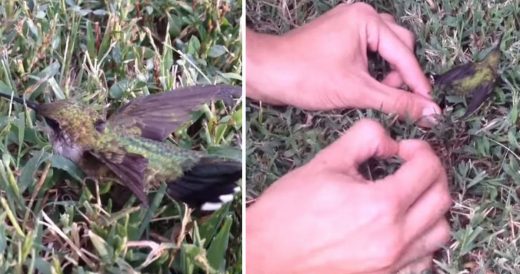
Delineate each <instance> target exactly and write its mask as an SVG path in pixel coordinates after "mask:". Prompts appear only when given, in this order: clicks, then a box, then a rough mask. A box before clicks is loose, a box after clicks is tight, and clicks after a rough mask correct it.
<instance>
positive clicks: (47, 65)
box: [0, 0, 243, 274]
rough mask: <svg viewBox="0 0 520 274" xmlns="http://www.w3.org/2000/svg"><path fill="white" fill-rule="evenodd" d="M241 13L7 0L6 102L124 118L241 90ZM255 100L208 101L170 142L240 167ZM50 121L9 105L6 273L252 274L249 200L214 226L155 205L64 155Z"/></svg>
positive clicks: (2, 11) (157, 196)
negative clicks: (212, 87)
mask: <svg viewBox="0 0 520 274" xmlns="http://www.w3.org/2000/svg"><path fill="white" fill-rule="evenodd" d="M241 14H242V3H241V1H236V0H225V1H218V2H212V1H209V2H201V1H188V0H186V1H166V0H164V1H163V0H162V1H139V0H131V1H10V0H7V1H2V3H1V5H0V92H2V93H5V94H12V93H14V94H15V95H16V96H24V97H25V98H26V99H28V100H33V101H36V102H53V101H56V100H60V99H64V98H74V99H76V100H78V101H82V102H83V103H85V104H89V105H91V106H92V108H93V109H95V110H98V111H102V110H106V111H107V112H109V113H110V112H113V111H114V110H116V109H117V107H119V106H121V105H122V104H124V103H126V102H128V101H129V100H131V99H133V98H136V97H138V96H142V95H147V94H153V93H158V92H165V91H169V90H172V89H175V88H176V87H183V86H192V85H195V84H232V85H241V81H242V79H241V72H242V70H241V66H242V43H241V33H240V18H241ZM242 109H243V108H242V104H241V103H240V101H236V103H234V104H233V105H224V104H223V103H221V102H208V104H205V105H204V106H201V108H200V110H199V111H197V112H194V113H193V117H192V120H191V121H188V123H187V124H186V125H185V126H183V127H181V128H180V129H178V130H177V131H176V132H175V133H173V134H172V135H171V136H170V137H169V138H168V139H169V140H168V142H172V143H173V144H175V145H178V146H181V147H185V148H189V149H194V150H203V151H207V152H208V153H213V154H220V155H223V154H225V155H227V157H233V158H235V159H238V160H241V146H242V145H241V143H242V137H241V131H242V126H241V125H242ZM44 128H45V123H44V122H43V120H42V119H40V118H39V117H36V116H35V115H34V112H33V111H30V110H28V109H25V108H24V107H23V106H21V105H10V104H9V102H8V101H7V100H4V99H2V100H0V140H1V141H0V154H1V159H0V273H20V274H21V273H24V274H25V273H43V274H51V273H52V274H54V273H241V271H242V267H241V265H242V258H241V254H242V247H241V246H242V235H241V232H242V228H241V226H242V222H241V218H242V213H241V203H240V197H237V198H235V200H234V202H233V203H231V204H228V205H226V206H225V207H223V208H222V209H220V210H219V211H218V212H216V213H215V214H213V215H211V216H205V217H200V216H196V215H192V212H191V211H190V210H187V208H185V206H184V205H182V204H179V203H176V202H175V201H173V200H172V199H170V198H168V196H167V195H166V194H165V184H162V185H161V186H159V187H158V188H157V189H154V190H152V191H151V192H150V193H149V199H150V207H149V208H144V207H141V206H140V204H139V203H138V202H137V200H136V199H135V197H134V198H131V199H130V200H128V199H127V198H128V197H130V196H128V197H125V196H124V193H125V192H124V191H121V190H122V188H121V187H120V186H119V185H118V184H116V183H105V184H99V185H98V184H96V183H95V182H93V180H92V179H89V178H85V177H84V175H83V174H82V172H81V171H80V170H79V169H78V167H77V166H75V165H74V164H72V163H71V162H70V161H66V160H64V158H60V157H58V156H57V155H54V154H53V153H52V147H51V145H50V143H49V140H48V138H47V135H46V133H45V131H44Z"/></svg>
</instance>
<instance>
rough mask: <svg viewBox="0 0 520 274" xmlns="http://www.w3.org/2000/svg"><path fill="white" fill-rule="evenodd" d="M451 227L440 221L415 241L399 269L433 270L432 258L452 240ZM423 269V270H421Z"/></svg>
mask: <svg viewBox="0 0 520 274" xmlns="http://www.w3.org/2000/svg"><path fill="white" fill-rule="evenodd" d="M450 231H451V229H450V225H449V224H448V221H446V219H444V218H441V219H439V220H438V221H437V222H436V223H435V224H434V225H433V226H431V228H430V229H428V230H427V231H425V232H424V234H423V235H422V237H420V238H418V239H417V240H415V241H414V242H413V243H411V244H410V246H409V247H408V248H407V249H406V251H405V252H404V255H403V256H402V257H401V258H400V260H399V262H398V263H397V266H398V269H402V268H403V267H404V268H405V269H402V270H419V271H423V270H425V269H428V268H431V256H432V255H433V253H434V252H435V251H437V250H439V249H440V248H442V247H443V246H444V245H446V244H447V243H448V241H449V239H450V234H451V232H450ZM421 268H422V269H421ZM399 273H403V274H404V273H420V272H399Z"/></svg>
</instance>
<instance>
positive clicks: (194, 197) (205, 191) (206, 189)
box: [168, 157, 242, 211]
mask: <svg viewBox="0 0 520 274" xmlns="http://www.w3.org/2000/svg"><path fill="white" fill-rule="evenodd" d="M241 177H242V164H241V163H240V162H237V161H233V160H224V159H220V158H210V157H206V158H202V159H200V161H199V162H198V163H197V164H196V165H195V166H193V167H192V168H191V169H190V170H188V171H186V172H185V173H184V175H183V176H182V177H181V178H179V179H177V180H176V181H174V182H169V183H168V194H169V195H170V196H171V197H172V198H173V199H175V200H177V201H181V202H184V203H186V204H188V206H190V207H191V208H200V209H202V210H203V211H211V210H216V209H218V208H217V207H218V206H220V205H222V204H223V203H225V202H227V201H223V200H222V199H221V196H222V195H229V194H234V193H235V192H236V190H237V187H238V184H237V183H236V182H237V181H238V180H239V179H240V178H241ZM206 203H208V204H213V205H215V206H216V207H215V208H213V209H204V205H205V204H206Z"/></svg>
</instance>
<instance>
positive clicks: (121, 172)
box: [90, 152, 148, 206]
mask: <svg viewBox="0 0 520 274" xmlns="http://www.w3.org/2000/svg"><path fill="white" fill-rule="evenodd" d="M90 153H91V154H92V155H93V156H94V157H96V158H97V159H99V160H100V161H101V162H103V163H104V164H105V165H106V166H108V168H110V170H112V171H113V172H114V173H115V174H116V175H117V176H118V177H119V179H120V181H121V183H122V184H123V185H124V186H126V187H128V188H129V189H130V190H131V191H132V193H134V195H135V196H136V197H137V198H138V199H139V200H140V201H141V202H142V203H143V204H144V205H145V206H148V197H147V196H146V193H144V189H145V186H144V173H145V170H146V167H147V165H148V160H147V159H146V158H144V157H143V156H141V155H138V154H125V155H118V156H114V155H105V154H102V153H100V154H98V153H94V152H90Z"/></svg>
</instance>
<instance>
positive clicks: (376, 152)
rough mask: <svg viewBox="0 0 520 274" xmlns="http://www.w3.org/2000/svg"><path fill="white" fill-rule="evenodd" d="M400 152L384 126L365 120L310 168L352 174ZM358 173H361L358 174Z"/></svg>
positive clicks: (346, 133) (347, 132)
mask: <svg viewBox="0 0 520 274" xmlns="http://www.w3.org/2000/svg"><path fill="white" fill-rule="evenodd" d="M398 152H399V145H398V143H397V142H396V141H395V140H393V139H392V138H391V137H390V136H389V135H388V134H387V133H386V131H385V129H384V128H383V126H381V125H380V124H379V123H378V122H376V121H374V120H371V119H362V120H360V121H358V122H356V123H355V124H354V125H353V126H352V127H350V128H349V129H348V130H347V131H346V132H345V134H343V136H341V137H340V138H339V139H338V140H336V141H335V142H334V143H332V144H331V145H329V146H328V147H326V148H325V149H323V150H322V151H320V152H319V153H318V154H317V155H316V157H314V159H313V160H312V161H311V163H310V164H313V165H317V166H321V167H322V168H326V169H336V170H339V171H350V170H351V169H352V168H355V169H356V170H357V167H358V166H359V165H360V164H361V163H363V162H364V161H366V160H368V159H369V158H372V157H380V158H384V157H389V156H392V155H397V153H398ZM356 172H357V171H356Z"/></svg>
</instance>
